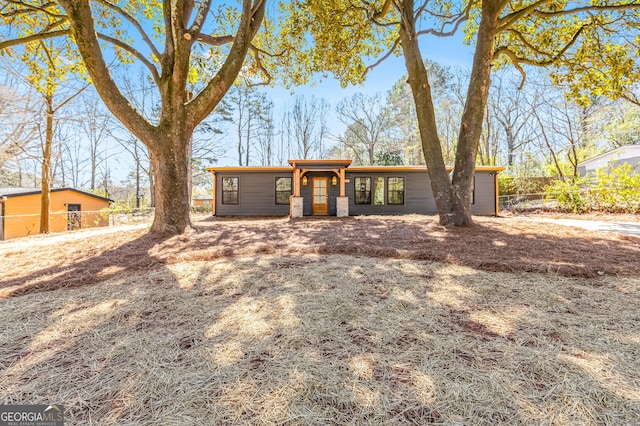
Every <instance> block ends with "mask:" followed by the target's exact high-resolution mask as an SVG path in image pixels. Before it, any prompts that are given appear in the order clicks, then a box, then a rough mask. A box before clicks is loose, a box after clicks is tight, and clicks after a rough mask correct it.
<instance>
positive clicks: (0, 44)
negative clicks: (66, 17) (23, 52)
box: [0, 30, 71, 50]
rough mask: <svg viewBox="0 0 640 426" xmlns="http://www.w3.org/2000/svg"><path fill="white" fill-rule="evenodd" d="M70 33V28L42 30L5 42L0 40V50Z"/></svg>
mask: <svg viewBox="0 0 640 426" xmlns="http://www.w3.org/2000/svg"><path fill="white" fill-rule="evenodd" d="M69 34H71V32H70V31H69V30H58V31H51V32H41V33H37V34H33V35H30V36H26V37H21V38H16V39H13V40H5V41H3V42H0V50H4V49H7V48H9V47H13V46H19V45H21V44H27V43H32V42H34V41H42V40H47V39H50V38H55V37H62V36H67V35H69Z"/></svg>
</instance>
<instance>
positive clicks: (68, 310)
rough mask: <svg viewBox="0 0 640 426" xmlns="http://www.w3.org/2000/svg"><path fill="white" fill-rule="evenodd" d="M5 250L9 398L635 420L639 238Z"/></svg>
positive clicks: (501, 236) (261, 418)
mask: <svg viewBox="0 0 640 426" xmlns="http://www.w3.org/2000/svg"><path fill="white" fill-rule="evenodd" d="M478 223H479V226H477V227H476V228H474V229H470V230H469V229H467V230H447V229H444V228H442V227H440V226H438V225H437V224H436V222H435V219H433V218H429V217H420V216H408V217H396V218H355V219H353V218H351V219H346V220H297V221H288V220H285V219H268V220H262V221H257V220H219V219H214V220H208V221H202V222H198V223H196V227H195V230H194V231H193V232H191V233H189V234H187V235H184V236H180V237H173V238H170V239H166V238H160V237H151V236H148V235H146V234H145V232H146V230H145V229H144V228H141V227H139V226H138V227H135V226H132V227H127V228H121V229H118V230H117V231H118V232H111V231H115V229H113V230H104V229H103V230H90V231H82V232H76V233H71V234H64V235H54V236H49V237H34V238H27V239H22V240H14V241H8V242H5V243H0V270H1V271H2V275H0V327H1V328H0V330H1V331H2V333H1V334H0V403H5V404H25V403H53V402H55V403H61V404H64V405H65V409H66V416H67V421H68V424H73V425H76V424H99V425H103V424H104V425H127V424H131V425H134V424H135V425H155V424H162V425H185V424H189V425H190V424H194V425H195V424H203V425H204V424H296V425H298V424H299V425H314V424H317V425H326V424H336V425H342V424H344V425H346V424H428V423H442V424H468V425H483V424H484V425H494V424H523V425H524V424H527V425H528V424H558V425H561V424H580V425H583V424H636V423H637V421H638V418H640V271H639V269H640V265H639V263H640V262H639V261H640V243H639V242H638V240H637V239H634V238H621V237H619V236H616V235H614V234H602V235H600V234H595V233H590V232H587V231H583V230H573V229H572V228H564V227H556V226H553V225H548V224H539V223H529V222H527V221H520V220H515V219H504V218H502V219H500V218H478Z"/></svg>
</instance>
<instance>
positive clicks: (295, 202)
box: [290, 196, 304, 217]
mask: <svg viewBox="0 0 640 426" xmlns="http://www.w3.org/2000/svg"><path fill="white" fill-rule="evenodd" d="M290 200H291V201H290V202H291V217H302V216H303V203H302V201H303V200H304V198H302V197H295V196H292V197H291V198H290Z"/></svg>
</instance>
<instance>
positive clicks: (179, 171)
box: [149, 134, 191, 234]
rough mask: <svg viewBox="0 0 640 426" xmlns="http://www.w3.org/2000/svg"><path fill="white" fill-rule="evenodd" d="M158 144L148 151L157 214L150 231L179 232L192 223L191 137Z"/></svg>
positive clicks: (182, 137) (178, 136)
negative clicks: (190, 215) (190, 181)
mask: <svg viewBox="0 0 640 426" xmlns="http://www.w3.org/2000/svg"><path fill="white" fill-rule="evenodd" d="M169 137H170V136H169V135H167V138H168V140H166V141H163V142H164V143H160V144H158V148H157V149H158V150H157V152H156V150H151V149H150V150H149V157H150V159H151V168H152V170H153V181H154V188H153V190H154V194H155V197H154V198H155V217H154V219H153V224H152V225H151V230H152V231H154V232H160V233H170V234H179V233H182V232H183V231H184V230H185V229H187V228H189V227H190V226H191V222H190V219H189V212H190V201H191V200H190V194H189V139H190V137H191V135H190V134H188V135H186V134H185V135H177V136H174V138H175V139H169Z"/></svg>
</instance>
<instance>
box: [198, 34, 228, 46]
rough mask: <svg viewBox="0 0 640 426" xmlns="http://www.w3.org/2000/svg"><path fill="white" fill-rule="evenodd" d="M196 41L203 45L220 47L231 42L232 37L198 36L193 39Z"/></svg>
mask: <svg viewBox="0 0 640 426" xmlns="http://www.w3.org/2000/svg"><path fill="white" fill-rule="evenodd" d="M195 39H196V41H199V42H201V43H205V44H208V45H210V46H222V45H224V44H228V43H231V42H233V36H232V35H224V36H218V37H214V36H211V35H208V34H198V35H197V36H196V37H195Z"/></svg>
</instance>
